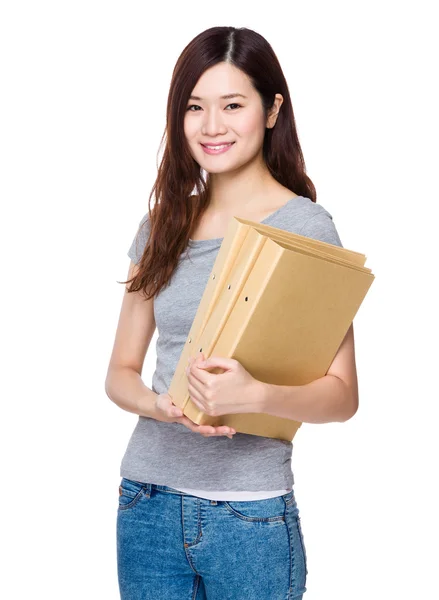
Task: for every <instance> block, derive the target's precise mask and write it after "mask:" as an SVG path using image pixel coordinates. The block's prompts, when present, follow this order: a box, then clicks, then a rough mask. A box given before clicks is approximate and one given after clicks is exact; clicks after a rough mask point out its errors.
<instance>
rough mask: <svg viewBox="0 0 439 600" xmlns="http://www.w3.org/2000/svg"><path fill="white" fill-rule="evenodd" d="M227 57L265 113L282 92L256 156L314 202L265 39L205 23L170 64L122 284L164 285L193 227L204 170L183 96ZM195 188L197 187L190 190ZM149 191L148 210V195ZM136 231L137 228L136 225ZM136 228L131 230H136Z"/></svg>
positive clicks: (201, 204)
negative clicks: (144, 234) (139, 250)
mask: <svg viewBox="0 0 439 600" xmlns="http://www.w3.org/2000/svg"><path fill="white" fill-rule="evenodd" d="M220 62H227V63H229V64H231V65H233V66H235V67H237V68H238V69H241V71H243V72H244V73H245V74H246V75H247V76H248V77H249V79H250V81H251V82H252V85H253V86H254V88H255V89H256V91H257V92H258V93H259V95H260V97H261V101H262V105H263V110H264V115H265V118H267V116H268V111H269V110H270V108H271V107H272V106H273V102H274V99H275V95H276V94H277V93H279V94H282V96H283V103H282V105H281V108H280V111H279V114H278V117H277V121H276V124H275V126H274V127H272V128H267V129H266V130H265V138H264V142H263V157H264V160H265V162H266V164H267V167H268V169H269V171H270V173H271V174H272V176H273V177H274V178H275V179H276V180H277V181H278V182H279V183H280V184H282V185H283V186H285V187H286V188H288V189H290V190H292V191H293V192H294V193H296V194H298V195H301V196H305V197H307V198H309V199H310V200H312V201H313V202H316V190H315V187H314V185H313V183H312V181H311V179H310V178H309V177H308V175H307V174H306V172H305V171H306V169H305V161H304V158H303V154H302V149H301V147H300V144H299V139H298V135H297V131H296V123H295V119H294V113H293V107H292V104H291V98H290V94H289V91H288V85H287V82H286V80H285V77H284V74H283V72H282V69H281V66H280V64H279V61H278V59H277V57H276V55H275V53H274V51H273V49H272V47H271V46H270V44H269V43H268V42H267V40H266V39H265V38H264V37H263V36H262V35H260V34H259V33H256V32H255V31H252V30H251V29H247V28H245V27H239V28H236V27H211V28H210V29H206V31H203V32H202V33H200V34H199V35H197V36H196V37H195V38H194V39H193V40H192V41H191V42H190V43H189V44H188V45H187V46H186V48H185V49H184V50H183V52H182V53H181V55H180V57H179V58H178V60H177V63H176V65H175V68H174V71H173V74H172V80H171V85H170V90H169V96H168V103H167V107H166V127H165V131H164V133H163V136H162V140H161V143H160V147H162V146H163V144H164V153H163V158H162V160H161V163H160V166H159V168H158V175H157V179H156V181H155V183H154V185H153V188H152V190H151V193H150V196H149V200H148V216H149V223H146V224H145V225H144V226H146V225H148V226H149V228H150V230H149V236H148V241H147V243H146V246H145V248H144V250H143V254H142V257H141V259H140V262H139V268H138V270H137V272H136V274H135V275H134V277H132V278H131V279H129V280H128V281H122V282H119V283H124V284H126V283H129V284H130V285H129V287H127V291H128V292H137V291H142V293H143V294H144V296H145V298H151V297H152V296H155V295H156V294H158V292H159V291H160V290H161V289H162V288H163V287H165V286H166V284H167V283H168V281H169V279H170V278H171V275H172V273H173V271H174V270H175V268H176V267H177V265H178V260H179V257H180V255H181V254H182V252H184V251H185V249H186V247H187V244H188V241H189V238H190V236H191V233H192V231H193V230H194V228H195V227H196V225H197V223H198V221H199V219H200V218H201V216H202V215H203V213H204V211H205V210H206V208H207V207H208V204H209V174H208V173H207V176H206V178H205V179H204V178H203V173H202V169H201V167H200V165H199V164H198V163H197V162H196V161H195V160H194V158H193V157H192V155H191V154H190V151H189V147H188V144H187V141H186V137H185V133H184V118H185V112H186V108H187V103H188V100H189V96H190V95H191V93H192V90H193V89H194V87H195V85H196V84H197V82H198V79H199V78H200V77H201V75H202V74H203V73H204V71H206V70H207V69H209V68H210V67H213V66H214V65H216V64H218V63H220ZM194 191H196V195H192V194H193V192H194ZM153 195H155V199H156V201H155V203H154V207H153V209H152V210H151V198H152V197H153ZM139 231H140V229H139ZM139 231H138V233H137V236H138V235H139Z"/></svg>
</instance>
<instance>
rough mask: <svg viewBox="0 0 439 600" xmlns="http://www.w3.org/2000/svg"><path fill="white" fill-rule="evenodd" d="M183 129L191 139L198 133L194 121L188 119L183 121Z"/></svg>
mask: <svg viewBox="0 0 439 600" xmlns="http://www.w3.org/2000/svg"><path fill="white" fill-rule="evenodd" d="M183 131H184V135H185V136H186V138H187V139H188V140H189V141H191V139H192V138H193V137H194V135H195V134H196V126H195V125H194V123H193V121H191V120H190V119H186V120H185V121H184V123H183Z"/></svg>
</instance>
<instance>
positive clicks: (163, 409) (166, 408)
mask: <svg viewBox="0 0 439 600" xmlns="http://www.w3.org/2000/svg"><path fill="white" fill-rule="evenodd" d="M155 407H156V413H157V417H156V418H157V419H158V420H159V421H164V422H165V423H181V424H182V425H184V426H185V427H187V428H188V429H190V430H191V431H194V432H195V433H200V434H201V435H202V436H204V437H213V436H217V435H226V436H227V437H228V438H230V439H232V437H233V434H234V433H236V432H235V430H234V429H232V428H231V427H227V426H226V425H220V426H219V427H213V426H212V425H198V424H197V423H194V422H193V421H191V420H190V419H189V417H186V416H185V415H184V414H183V411H182V410H181V408H179V407H178V406H175V404H174V403H173V402H172V398H171V396H169V394H157V395H156V399H155Z"/></svg>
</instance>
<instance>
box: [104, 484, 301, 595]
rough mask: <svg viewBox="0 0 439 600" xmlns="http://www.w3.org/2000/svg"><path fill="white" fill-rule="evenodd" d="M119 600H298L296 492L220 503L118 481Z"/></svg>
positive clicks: (170, 490)
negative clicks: (263, 498) (262, 498)
mask: <svg viewBox="0 0 439 600" xmlns="http://www.w3.org/2000/svg"><path fill="white" fill-rule="evenodd" d="M116 529H117V569H118V580H119V590H120V597H121V600H165V599H166V600H206V599H207V600H293V599H294V600H301V598H302V595H303V594H304V592H305V591H306V587H305V583H306V575H307V573H308V570H307V561H306V551H305V545H304V540H303V534H302V530H301V526H300V517H299V510H298V508H297V504H296V500H295V497H294V490H292V491H291V492H289V493H288V494H284V495H283V496H277V497H275V498H267V499H265V500H246V501H242V500H240V501H232V500H230V501H224V500H219V501H216V500H208V499H205V498H198V497H196V496H191V495H190V494H186V493H184V492H180V491H179V490H176V489H174V488H171V487H167V486H165V485H156V484H151V483H142V482H139V481H132V480H131V479H126V478H124V477H123V478H122V480H121V483H120V487H119V506H118V509H117V526H116Z"/></svg>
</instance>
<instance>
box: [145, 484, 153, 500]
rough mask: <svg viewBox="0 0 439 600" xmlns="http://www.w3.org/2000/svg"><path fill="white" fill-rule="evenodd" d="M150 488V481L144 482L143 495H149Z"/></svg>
mask: <svg viewBox="0 0 439 600" xmlns="http://www.w3.org/2000/svg"><path fill="white" fill-rule="evenodd" d="M151 489H152V483H145V485H144V486H143V491H144V492H145V496H146V497H147V498H150V497H151Z"/></svg>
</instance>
